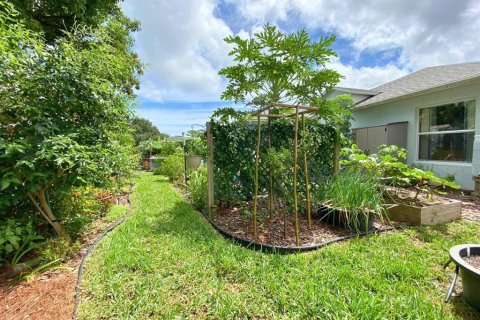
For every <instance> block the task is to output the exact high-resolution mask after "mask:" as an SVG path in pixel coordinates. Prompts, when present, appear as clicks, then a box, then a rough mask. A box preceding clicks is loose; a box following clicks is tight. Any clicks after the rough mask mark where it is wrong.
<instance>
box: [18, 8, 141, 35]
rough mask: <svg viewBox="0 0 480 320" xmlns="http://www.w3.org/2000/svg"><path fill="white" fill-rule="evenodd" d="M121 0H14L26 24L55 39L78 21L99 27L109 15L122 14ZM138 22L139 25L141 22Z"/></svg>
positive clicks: (85, 24)
mask: <svg viewBox="0 0 480 320" xmlns="http://www.w3.org/2000/svg"><path fill="white" fill-rule="evenodd" d="M120 2H121V0H41V1H38V0H10V3H12V4H13V5H14V6H15V8H16V10H17V11H18V13H19V14H20V16H21V18H22V19H24V20H25V25H26V27H27V28H30V29H32V30H34V31H39V32H43V33H44V34H45V38H46V39H47V40H48V41H49V42H51V41H53V40H54V39H56V38H59V37H63V36H65V35H66V34H65V33H64V31H68V32H71V31H73V29H74V28H75V26H76V25H83V26H92V27H98V26H99V25H100V24H101V23H103V22H104V21H105V19H106V17H107V16H111V15H114V14H118V15H120V14H121V10H120V8H119V3H120ZM137 26H138V25H137Z"/></svg>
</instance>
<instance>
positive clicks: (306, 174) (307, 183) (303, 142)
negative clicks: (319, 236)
mask: <svg viewBox="0 0 480 320" xmlns="http://www.w3.org/2000/svg"><path fill="white" fill-rule="evenodd" d="M302 127H303V133H302V144H303V172H304V174H305V192H306V193H307V224H308V229H309V230H310V229H312V216H311V210H310V184H309V180H308V163H307V151H306V150H307V149H306V137H305V134H306V129H305V116H304V115H303V114H302Z"/></svg>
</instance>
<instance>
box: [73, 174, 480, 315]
mask: <svg viewBox="0 0 480 320" xmlns="http://www.w3.org/2000/svg"><path fill="white" fill-rule="evenodd" d="M132 201H133V209H132V215H131V216H130V218H129V219H128V220H127V221H126V222H125V223H124V224H122V225H121V226H119V227H118V228H117V229H115V230H114V231H112V233H110V234H109V235H108V236H107V237H106V238H105V239H103V240H102V242H100V243H99V245H98V247H97V248H96V250H95V252H94V253H93V254H92V256H91V257H90V260H89V261H88V263H87V265H86V270H85V274H84V278H83V282H82V290H83V291H82V300H81V303H80V313H79V318H80V319H150V318H151V319H174V318H175V319H176V318H179V319H183V318H192V319H202V318H208V319H233V318H235V319H247V318H248V319H306V318H318V319H441V318H447V319H449V318H452V319H461V318H467V319H468V318H471V319H474V318H477V317H480V314H478V313H475V312H474V311H473V310H472V309H471V308H469V307H468V306H466V305H465V304H464V303H463V302H462V300H461V299H458V298H457V299H452V302H451V303H450V304H445V303H444V302H443V298H444V295H445V293H446V290H447V287H448V285H449V283H450V279H451V275H452V272H453V269H452V266H450V267H449V268H448V269H447V270H446V271H444V270H443V269H442V265H443V264H444V263H445V262H446V261H447V259H448V249H449V248H450V247H451V246H453V245H455V244H461V243H467V242H479V241H480V239H479V235H480V226H479V225H478V224H474V223H471V222H468V221H459V222H453V223H449V224H445V225H440V226H435V227H422V228H411V229H408V230H403V231H394V232H389V233H384V234H381V235H372V236H368V237H364V238H360V239H353V240H348V241H345V242H341V243H338V244H334V245H331V246H328V247H325V248H323V249H320V250H317V251H314V252H310V253H302V254H293V255H285V256H282V255H272V254H262V253H259V252H254V251H251V250H248V249H245V248H241V247H238V246H236V245H234V244H232V243H231V242H230V241H228V240H225V239H223V238H222V237H221V236H220V235H219V234H218V233H217V232H216V231H214V230H213V229H212V228H211V227H210V226H209V225H208V223H207V222H206V221H205V220H204V219H203V218H202V217H201V215H200V214H199V213H197V212H196V211H195V210H194V209H193V208H192V207H191V206H190V204H188V203H187V202H185V201H184V200H183V199H182V197H181V195H180V194H179V193H178V192H177V191H176V190H175V189H174V188H173V187H172V186H171V185H170V184H169V183H168V182H166V181H164V180H162V179H161V178H159V177H158V176H153V175H150V174H142V175H141V176H140V178H139V179H138V185H137V186H136V187H135V190H134V193H133V195H132Z"/></svg>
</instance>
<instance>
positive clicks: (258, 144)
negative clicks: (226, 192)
mask: <svg viewBox="0 0 480 320" xmlns="http://www.w3.org/2000/svg"><path fill="white" fill-rule="evenodd" d="M257 122H258V126H257V127H258V129H257V130H258V137H257V152H256V153H255V198H253V214H252V218H253V234H254V235H257V202H258V162H259V160H260V139H261V138H262V130H261V127H260V112H259V113H258V114H257Z"/></svg>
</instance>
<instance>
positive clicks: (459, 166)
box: [352, 82, 480, 190]
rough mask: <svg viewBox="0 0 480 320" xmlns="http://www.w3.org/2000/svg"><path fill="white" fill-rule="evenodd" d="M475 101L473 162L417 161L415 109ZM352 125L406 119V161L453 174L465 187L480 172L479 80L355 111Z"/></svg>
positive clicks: (438, 171) (465, 187)
mask: <svg viewBox="0 0 480 320" xmlns="http://www.w3.org/2000/svg"><path fill="white" fill-rule="evenodd" d="M472 99H473V100H475V104H476V110H475V118H476V120H475V121H476V123H475V130H476V131H475V141H474V145H473V159H472V163H452V162H443V161H419V160H418V134H417V133H418V123H417V122H418V109H419V108H420V107H429V106H438V105H442V104H447V103H451V102H457V101H463V100H472ZM353 118H354V120H353V121H352V128H353V129H355V128H365V127H372V126H381V125H386V124H388V123H392V122H400V121H408V126H407V151H408V159H407V162H408V163H411V164H412V163H413V164H415V165H419V166H422V167H424V168H429V169H432V170H433V171H435V172H436V174H437V175H440V176H445V175H447V174H454V175H455V178H456V182H457V183H458V184H460V185H461V186H462V188H464V189H467V190H473V187H474V183H473V180H472V177H473V176H476V175H478V174H479V173H480V83H478V82H477V83H474V84H469V85H464V86H462V87H457V88H450V89H445V90H443V91H439V92H435V93H429V94H425V95H421V96H418V97H413V98H408V99H404V100H400V101H396V102H390V103H385V104H383V105H379V106H374V107H369V108H366V109H361V110H355V111H354V112H353Z"/></svg>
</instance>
